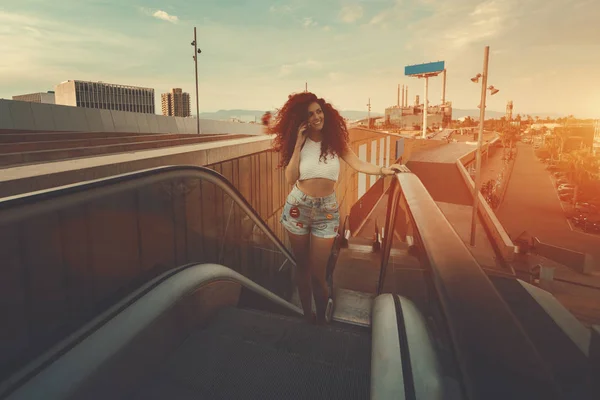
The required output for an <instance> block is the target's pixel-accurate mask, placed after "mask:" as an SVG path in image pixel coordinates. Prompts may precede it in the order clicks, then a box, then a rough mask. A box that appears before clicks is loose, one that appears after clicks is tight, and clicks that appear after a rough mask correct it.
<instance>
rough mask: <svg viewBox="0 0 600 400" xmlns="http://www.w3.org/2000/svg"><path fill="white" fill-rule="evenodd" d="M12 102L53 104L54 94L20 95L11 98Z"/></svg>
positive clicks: (51, 92)
mask: <svg viewBox="0 0 600 400" xmlns="http://www.w3.org/2000/svg"><path fill="white" fill-rule="evenodd" d="M12 99H13V100H17V101H28V102H30V103H45V104H54V92H53V91H48V92H46V93H44V92H39V93H29V94H20V95H17V96H13V97H12Z"/></svg>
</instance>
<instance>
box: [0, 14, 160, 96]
mask: <svg viewBox="0 0 600 400" xmlns="http://www.w3.org/2000/svg"><path fill="white" fill-rule="evenodd" d="M0 26H1V27H2V28H1V29H0V54H2V56H3V58H4V59H6V60H10V62H6V63H0V87H5V88H10V87H13V86H14V87H16V86H17V85H21V86H24V85H27V86H36V85H39V86H40V88H39V90H42V89H43V88H44V87H48V89H51V88H52V87H54V85H56V84H57V83H59V82H60V81H63V80H67V79H82V76H83V75H86V76H87V77H88V78H91V79H95V78H93V76H94V75H96V76H100V77H101V78H98V79H106V78H104V77H105V76H106V71H113V72H114V71H118V72H123V71H127V70H128V69H131V70H135V69H138V68H140V67H143V61H141V60H142V59H143V58H144V57H145V56H146V57H147V56H148V53H146V52H147V51H150V54H154V53H155V50H153V49H148V46H147V41H146V40H145V39H144V38H141V37H140V38H136V37H132V36H131V35H127V34H123V33H120V32H117V31H114V30H112V29H110V30H103V29H89V27H87V26H77V25H75V24H68V23H64V22H62V21H56V20H53V19H49V18H41V17H36V16H33V15H27V14H21V13H9V12H4V11H0ZM40 38H43V40H40ZM56 49H69V51H64V52H57V51H56ZM144 54H145V55H144ZM115 59H120V60H121V61H123V63H122V64H121V63H119V64H118V65H115V63H114V60H115ZM83 79H87V78H83ZM106 80H107V79H106ZM24 82H26V84H24Z"/></svg>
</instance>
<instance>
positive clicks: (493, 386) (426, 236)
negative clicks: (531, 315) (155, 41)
mask: <svg viewBox="0 0 600 400" xmlns="http://www.w3.org/2000/svg"><path fill="white" fill-rule="evenodd" d="M255 208H256V205H255V204H250V202H249V201H248V200H246V199H245V198H244V196H243V195H242V194H241V193H240V192H239V191H238V190H237V189H236V188H235V187H234V186H233V185H232V184H231V183H229V182H228V181H227V180H226V179H225V178H224V177H223V176H221V175H220V174H218V173H216V172H215V171H212V170H210V169H207V168H201V167H191V166H172V167H163V168H156V169H152V170H146V171H140V172H136V173H131V174H125V175H120V176H115V177H112V178H107V179H102V180H98V181H92V182H86V183H81V184H76V185H72V186H68V187H64V188H58V189H53V190H49V191H43V192H39V193H34V194H29V195H22V196H15V197H13V198H9V199H3V200H0V259H1V260H5V261H4V264H3V265H2V269H0V274H1V276H0V285H1V286H0V318H2V321H3V324H4V325H3V326H4V329H3V331H2V332H0V333H1V334H2V336H1V339H2V340H0V399H5V398H6V399H12V400H14V399H27V400H29V399H44V400H46V399H132V398H133V399H164V398H169V399H170V398H174V399H188V398H189V399H192V398H194V399H197V398H203V399H237V398H239V399H296V398H297V399H320V398H323V399H367V398H370V399H415V400H421V399H428V400H429V399H431V400H436V399H449V400H454V399H486V400H489V399H493V400H496V399H498V400H500V399H502V400H503V399H507V398H511V399H537V398H540V399H558V398H585V397H581V396H578V397H572V396H571V397H569V396H564V395H563V393H565V392H564V389H563V387H559V384H557V381H556V379H555V377H554V376H553V374H552V371H550V370H549V368H548V367H547V366H546V365H545V364H544V362H543V360H542V359H541V357H540V356H539V354H538V352H537V350H536V349H535V347H534V345H533V343H532V342H531V340H530V338H528V337H527V336H526V335H525V333H524V331H523V329H522V327H521V325H520V324H519V323H518V321H517V320H516V318H515V317H514V315H513V314H512V313H511V312H510V310H509V308H508V307H507V305H506V303H505V302H504V301H503V300H502V299H501V298H500V296H499V295H498V293H497V291H495V290H494V289H493V286H492V284H491V282H490V281H489V279H488V278H487V277H486V275H485V274H484V272H483V271H482V270H481V268H480V266H479V265H478V264H477V263H476V261H475V259H474V258H473V257H472V256H471V255H470V252H469V250H468V249H467V248H466V247H465V245H464V243H463V242H462V241H461V239H460V238H459V237H458V235H457V234H456V232H455V231H454V230H453V229H452V227H451V226H450V224H449V223H448V221H447V220H446V219H445V218H444V217H443V214H442V213H441V211H440V210H439V208H438V207H437V206H436V204H435V202H434V201H433V199H432V198H431V196H429V194H428V193H427V191H426V189H425V187H424V186H423V184H422V183H421V182H420V181H419V180H418V178H417V177H416V176H415V175H413V174H410V173H405V174H398V175H397V176H396V177H395V180H394V182H393V184H392V186H391V187H390V189H389V193H388V210H389V211H388V217H387V219H386V221H385V232H389V234H387V235H386V236H385V237H384V239H383V242H382V244H381V250H380V253H379V254H378V255H377V254H376V256H378V258H379V261H380V263H379V264H378V265H379V267H374V268H371V267H368V265H366V264H365V265H361V268H360V274H356V273H354V275H352V276H353V279H354V281H355V283H356V282H358V283H361V285H359V286H360V287H366V286H365V283H376V285H374V286H373V287H374V290H373V291H371V292H369V293H366V292H365V290H364V289H357V288H356V287H355V288H352V287H340V286H339V282H341V281H342V280H341V279H340V280H339V281H337V282H338V286H337V288H336V293H338V294H337V295H336V306H335V310H334V314H333V322H332V323H331V324H329V325H327V326H313V325H309V324H307V323H306V322H305V320H304V318H303V315H302V314H303V313H302V310H301V308H300V307H299V302H298V301H297V300H295V299H297V291H296V290H295V287H294V283H293V268H291V267H292V266H293V265H294V259H293V257H292V255H291V254H290V252H289V251H288V250H287V248H286V246H285V245H284V244H283V243H282V242H281V241H280V240H279V238H278V237H284V235H283V234H281V232H280V236H278V234H277V233H276V232H275V230H276V229H277V228H278V227H277V226H276V223H274V222H273V220H276V219H275V218H273V216H270V217H269V216H268V217H269V218H265V219H267V223H265V222H264V220H263V218H262V217H261V216H260V215H259V214H258V213H257V212H256V210H255ZM269 226H271V228H269ZM408 235H412V236H411V237H412V238H413V244H412V245H411V248H410V249H406V250H403V249H399V248H398V247H397V246H396V245H397V244H399V243H394V242H395V241H396V240H399V241H403V240H404V239H403V238H404V237H405V236H408ZM398 237H399V238H400V239H396V238H398ZM350 247H351V246H350ZM350 247H348V248H347V249H345V250H347V251H351V249H350ZM359 247H360V246H359ZM363 247H364V246H363ZM333 250H334V251H333V256H332V258H331V259H330V261H332V260H333V262H334V264H335V260H336V257H335V253H336V246H334V249H333ZM357 256H359V254H357ZM363 256H364V258H369V257H370V256H371V255H369V254H363V255H362V256H360V257H358V258H357V259H355V260H354V261H353V262H359V261H358V260H360V259H361V257H363ZM406 257H413V259H411V262H410V263H404V262H403V260H404V259H405V258H406ZM345 259H346V260H349V258H345ZM340 260H344V258H343V257H340ZM415 260H417V261H418V264H419V265H418V268H414V267H413V263H414V261H415ZM363 261H364V260H363ZM331 267H332V265H331V264H330V265H328V271H330V272H331V271H332V268H331ZM362 267H364V268H362ZM351 269H352V266H351V265H349V263H348V265H346V264H345V263H344V262H342V263H341V264H340V265H338V266H335V271H336V273H337V274H338V275H337V276H338V277H339V276H340V275H339V274H340V273H342V272H344V271H350V270H351ZM355 269H356V268H355ZM352 272H355V271H352ZM331 273H333V272H331ZM367 275H369V276H367ZM349 276H350V275H349ZM373 276H375V277H377V279H374V280H373V279H372V278H373ZM330 278H331V274H330ZM361 280H363V281H364V282H360V281H361ZM350 281H352V279H349V280H347V282H350ZM334 285H335V282H334ZM375 286H376V288H375ZM408 286H410V287H408ZM386 287H387V288H388V289H386ZM340 289H341V290H340ZM340 293H341V294H340ZM357 317H358V318H357Z"/></svg>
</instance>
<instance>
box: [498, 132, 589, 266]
mask: <svg viewBox="0 0 600 400" xmlns="http://www.w3.org/2000/svg"><path fill="white" fill-rule="evenodd" d="M517 146H518V149H519V152H518V155H517V159H516V161H515V166H514V169H513V173H512V176H511V179H510V182H509V184H508V188H507V190H506V194H505V197H504V201H503V202H502V204H501V205H500V207H499V209H498V211H497V212H496V215H497V216H498V219H499V220H500V222H501V223H502V225H503V226H504V227H505V229H506V231H507V232H508V234H509V235H510V236H511V238H515V237H516V236H518V235H519V234H521V232H523V231H527V232H528V233H529V234H530V235H532V236H536V237H538V238H539V239H540V240H541V241H542V242H544V243H547V244H551V245H555V246H560V247H565V248H567V249H570V250H574V251H578V252H581V253H588V254H592V256H593V257H594V258H595V260H596V261H597V263H596V268H597V269H596V270H597V271H598V272H600V235H593V234H588V233H584V232H577V231H573V230H571V227H570V226H569V224H568V223H567V219H566V214H565V212H564V210H563V209H562V207H561V202H560V200H559V198H558V195H557V194H556V190H555V189H554V185H553V183H552V181H551V179H550V172H548V171H547V170H546V168H545V165H544V164H543V163H542V162H541V161H540V160H539V159H538V158H537V157H536V156H535V154H534V150H533V147H532V146H531V145H529V144H523V143H518V144H517Z"/></svg>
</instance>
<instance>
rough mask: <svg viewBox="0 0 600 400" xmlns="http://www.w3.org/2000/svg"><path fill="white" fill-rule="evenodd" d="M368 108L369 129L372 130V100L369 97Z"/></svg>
mask: <svg viewBox="0 0 600 400" xmlns="http://www.w3.org/2000/svg"><path fill="white" fill-rule="evenodd" d="M367 107H368V110H369V111H368V114H367V115H368V117H367V127H368V128H371V98H370V97H369V102H368V103H367Z"/></svg>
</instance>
